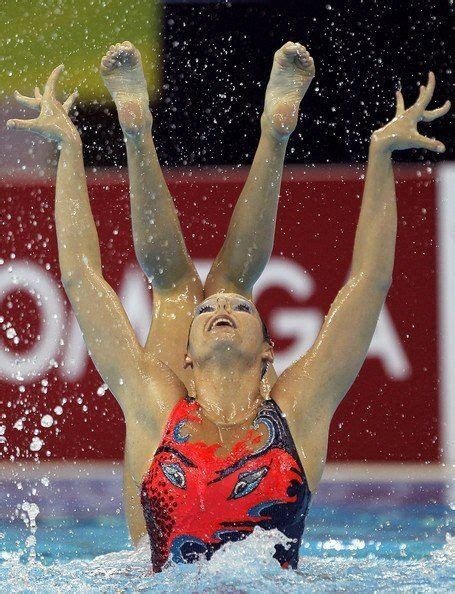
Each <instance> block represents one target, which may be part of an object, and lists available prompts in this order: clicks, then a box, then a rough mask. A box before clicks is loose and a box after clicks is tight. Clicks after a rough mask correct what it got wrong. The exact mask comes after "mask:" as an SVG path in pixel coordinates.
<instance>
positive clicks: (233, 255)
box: [204, 42, 315, 383]
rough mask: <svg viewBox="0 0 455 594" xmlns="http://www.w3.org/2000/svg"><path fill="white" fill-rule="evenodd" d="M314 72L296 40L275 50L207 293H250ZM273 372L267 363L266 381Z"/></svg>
mask: <svg viewBox="0 0 455 594" xmlns="http://www.w3.org/2000/svg"><path fill="white" fill-rule="evenodd" d="M314 74H315V68H314V63H313V59H312V58H311V56H310V54H309V53H308V51H307V50H306V48H305V47H304V46H302V45H300V44H299V43H293V42H288V43H286V44H285V45H284V46H283V47H282V48H280V49H279V50H278V51H277V52H276V53H275V56H274V61H273V67H272V72H271V75H270V80H269V83H268V85H267V90H266V96H265V104H264V111H263V114H262V117H261V137H260V140H259V145H258V148H257V151H256V154H255V157H254V160H253V163H252V165H251V169H250V172H249V175H248V178H247V181H246V183H245V186H244V188H243V190H242V193H241V194H240V197H239V199H238V201H237V204H236V206H235V209H234V212H233V215H232V218H231V222H230V225H229V229H228V233H227V236H226V239H225V241H224V244H223V246H222V248H221V250H220V252H219V254H218V256H217V258H216V260H215V262H214V263H213V266H212V268H211V270H210V273H209V275H208V277H207V281H206V283H205V287H204V292H205V296H206V297H207V296H209V295H211V294H213V293H217V292H219V291H221V290H225V291H230V292H234V293H239V294H241V295H245V296H246V297H248V298H249V299H251V298H252V290H253V286H254V284H255V282H256V281H257V280H258V278H259V277H260V275H261V274H262V272H263V270H264V268H265V266H266V264H267V262H268V261H269V258H270V255H271V253H272V248H273V241H274V234H275V223H276V213H277V208H278V198H279V194H280V186H281V176H282V172H283V164H284V157H285V153H286V146H287V142H288V139H289V137H290V135H291V133H292V132H293V130H294V129H295V127H296V125H297V120H298V110H299V105H300V102H301V100H302V98H303V96H304V95H305V93H306V91H307V89H308V87H309V86H310V83H311V81H312V79H313V77H314ZM275 378H276V373H275V371H274V370H273V368H270V369H269V371H268V373H267V379H268V380H269V383H273V381H274V379H275Z"/></svg>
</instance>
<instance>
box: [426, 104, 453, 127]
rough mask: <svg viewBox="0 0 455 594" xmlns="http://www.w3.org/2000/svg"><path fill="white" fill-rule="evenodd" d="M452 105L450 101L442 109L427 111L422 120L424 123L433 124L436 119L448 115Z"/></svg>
mask: <svg viewBox="0 0 455 594" xmlns="http://www.w3.org/2000/svg"><path fill="white" fill-rule="evenodd" d="M450 105H451V103H450V101H446V102H445V103H444V105H443V106H442V107H438V108H437V109H428V110H425V111H424V112H423V114H422V120H423V121H424V122H432V121H433V120H435V119H436V118H440V117H442V116H443V115H446V113H447V112H448V111H449V109H450Z"/></svg>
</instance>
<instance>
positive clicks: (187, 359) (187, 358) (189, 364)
mask: <svg viewBox="0 0 455 594" xmlns="http://www.w3.org/2000/svg"><path fill="white" fill-rule="evenodd" d="M188 367H191V369H192V368H193V359H192V358H191V357H190V356H189V355H188V353H185V358H184V361H183V369H187V368H188Z"/></svg>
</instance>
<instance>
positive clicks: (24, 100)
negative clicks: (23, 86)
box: [14, 91, 41, 109]
mask: <svg viewBox="0 0 455 594" xmlns="http://www.w3.org/2000/svg"><path fill="white" fill-rule="evenodd" d="M14 98H15V99H16V101H18V102H19V103H20V104H21V105H23V106H24V107H31V108H32V109H37V108H38V109H39V107H40V105H41V99H37V98H35V97H26V96H25V95H22V94H21V93H19V91H14Z"/></svg>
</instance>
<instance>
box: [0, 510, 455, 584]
mask: <svg viewBox="0 0 455 594" xmlns="http://www.w3.org/2000/svg"><path fill="white" fill-rule="evenodd" d="M453 527H454V526H453V511H452V510H451V509H450V508H449V507H447V506H444V505H413V506H399V507H397V506H395V505H393V506H390V507H388V508H387V507H385V506H381V507H377V506H374V505H368V506H365V505H361V506H358V507H355V506H351V507H349V506H344V505H343V506H330V507H329V506H318V505H314V506H313V507H312V508H311V510H310V513H309V517H308V522H307V529H306V531H305V535H304V536H305V538H304V542H303V544H302V548H301V559H300V563H299V567H298V570H296V571H293V570H282V569H281V568H280V567H279V566H278V565H277V564H276V562H275V561H274V560H273V559H271V554H272V553H273V551H274V543H275V542H276V538H279V535H278V534H274V533H273V532H265V531H263V530H260V529H259V530H258V529H257V530H256V531H255V533H254V534H253V535H252V536H250V537H248V538H247V539H246V540H245V541H243V542H241V543H228V544H227V545H226V546H225V547H224V548H223V549H221V550H220V551H218V552H217V553H216V554H215V555H214V556H213V558H212V559H211V560H210V561H209V562H208V561H201V562H199V563H195V564H191V565H173V566H171V567H169V568H168V569H166V570H165V571H163V572H162V573H161V574H155V575H154V574H151V573H150V568H149V551H148V550H147V548H145V547H142V548H139V549H136V550H134V549H133V547H132V546H131V544H130V542H129V540H128V533H127V528H126V524H125V521H124V520H123V518H122V517H121V516H120V515H116V516H104V517H103V516H100V517H97V518H94V519H91V520H77V519H64V520H57V519H54V520H51V519H43V520H42V521H39V516H38V518H37V531H36V534H35V536H36V546H35V547H30V540H28V541H27V539H29V537H30V530H29V528H27V527H26V525H25V524H24V523H23V522H22V521H21V520H20V519H19V518H16V519H15V520H14V521H12V522H6V521H2V522H1V523H0V550H1V553H0V592H2V593H3V592H5V593H6V592H8V593H11V592H14V593H15V594H16V593H26V592H27V593H29V592H30V593H32V592H33V593H35V592H36V593H40V594H47V593H52V594H54V593H55V592H72V593H74V594H75V593H79V592H80V593H82V592H84V593H88V592H116V593H117V592H179V593H180V592H188V593H189V592H226V593H227V592H232V593H236V594H237V593H243V592H245V593H246V592H248V593H249V592H256V591H260V592H261V593H268V592H290V593H294V592H295V593H297V592H299V593H301V592H412V593H414V592H450V591H454V592H455V577H454V576H455V537H451V536H450V535H451V534H453ZM26 543H27V544H28V545H29V546H28V547H27V546H26ZM33 548H34V549H35V552H36V559H33V558H30V557H31V556H30V550H31V549H32V550H33Z"/></svg>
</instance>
